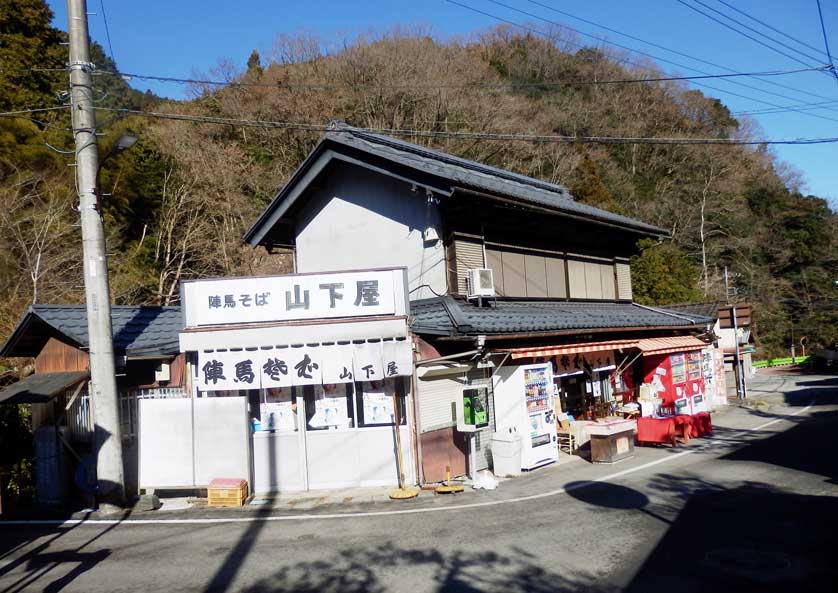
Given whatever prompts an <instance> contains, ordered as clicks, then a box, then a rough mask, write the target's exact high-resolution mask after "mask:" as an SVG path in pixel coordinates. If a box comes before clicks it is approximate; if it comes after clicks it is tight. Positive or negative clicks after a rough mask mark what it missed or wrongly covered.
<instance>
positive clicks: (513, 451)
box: [492, 432, 521, 476]
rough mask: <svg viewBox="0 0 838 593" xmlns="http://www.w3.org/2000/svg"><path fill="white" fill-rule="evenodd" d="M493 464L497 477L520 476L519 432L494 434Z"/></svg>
mask: <svg viewBox="0 0 838 593" xmlns="http://www.w3.org/2000/svg"><path fill="white" fill-rule="evenodd" d="M492 463H493V466H494V472H495V475H496V476H520V475H521V435H519V434H518V433H517V432H515V433H508V432H496V433H493V434H492Z"/></svg>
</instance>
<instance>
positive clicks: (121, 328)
mask: <svg viewBox="0 0 838 593" xmlns="http://www.w3.org/2000/svg"><path fill="white" fill-rule="evenodd" d="M111 323H112V326H113V347H114V352H115V353H116V354H124V355H127V356H132V357H142V356H149V357H156V356H171V355H175V354H177V353H178V352H179V350H180V348H179V342H178V333H179V332H180V331H181V330H182V329H183V317H182V315H181V311H180V307H154V306H114V307H112V308H111ZM50 337H59V338H61V337H63V338H65V339H67V340H69V341H70V342H74V343H75V344H77V345H78V346H80V347H88V346H89V341H88V334H87V309H86V308H85V306H84V305H32V306H31V307H30V308H29V311H27V313H26V315H24V317H23V319H22V320H21V322H20V323H19V324H18V326H17V328H16V329H15V331H14V333H12V336H11V337H10V338H9V340H8V341H7V342H6V344H5V345H4V346H3V348H2V350H0V355H1V356H35V355H36V354H37V351H40V349H41V348H42V347H43V344H45V343H46V341H47V340H48V339H49V338H50Z"/></svg>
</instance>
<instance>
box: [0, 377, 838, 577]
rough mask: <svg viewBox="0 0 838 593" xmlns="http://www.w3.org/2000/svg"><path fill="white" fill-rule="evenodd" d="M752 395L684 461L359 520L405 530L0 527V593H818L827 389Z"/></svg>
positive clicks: (833, 405)
mask: <svg viewBox="0 0 838 593" xmlns="http://www.w3.org/2000/svg"><path fill="white" fill-rule="evenodd" d="M751 396H752V399H754V400H758V401H761V402H764V404H765V405H761V406H759V407H757V408H756V409H742V408H735V409H731V410H728V411H725V412H722V413H719V414H715V415H714V424H715V425H716V432H715V435H714V436H713V437H712V439H700V440H694V441H692V443H691V444H690V446H689V447H685V448H680V447H679V448H678V449H674V450H672V449H657V448H644V449H639V450H638V455H637V457H636V458H635V459H633V460H630V461H627V462H623V463H621V464H618V465H616V466H613V467H602V466H591V465H589V464H587V463H576V464H571V465H569V466H560V467H556V468H552V469H543V470H540V471H539V472H536V473H534V474H532V475H531V476H528V477H525V478H522V479H517V480H513V481H510V482H506V483H504V484H502V485H501V488H499V489H498V490H497V491H495V492H492V493H476V494H468V495H462V496H461V498H459V499H454V500H453V502H452V501H450V499H447V500H445V501H442V502H436V501H432V503H433V504H431V505H425V506H416V507H405V506H394V503H390V504H387V505H380V506H376V507H374V509H375V510H382V511H387V510H391V509H393V508H397V509H410V508H415V509H417V510H419V509H426V510H422V512H420V513H415V514H383V515H372V516H370V515H366V516H344V517H337V518H334V517H318V516H311V517H309V518H300V517H297V518H296V519H294V518H292V519H290V520H285V519H282V520H271V521H265V520H262V517H260V513H263V512H264V513H267V512H269V511H256V512H250V513H242V512H239V513H238V514H231V513H228V514H223V513H216V514H213V513H212V512H211V511H204V514H201V515H196V514H192V515H190V514H188V513H184V514H180V515H173V516H172V517H173V518H181V519H183V518H195V517H208V518H225V517H233V518H237V519H239V520H241V519H244V520H243V521H240V522H229V523H194V524H183V523H157V524H138V523H132V522H131V520H132V518H129V519H128V520H126V521H125V522H122V523H115V524H82V525H71V526H64V527H55V526H27V525H8V524H5V525H4V524H2V523H0V591H3V592H17V591H53V592H54V591H85V592H96V591H107V592H110V593H114V592H121V591H150V590H158V591H167V592H168V591H197V592H210V591H218V592H225V591H254V592H255V591H269V592H284V591H312V592H313V591H318V592H327V593H328V592H335V593H337V592H341V593H353V592H361V591H371V592H378V591H406V592H409V593H420V592H424V591H436V592H446V593H448V592H454V591H458V592H477V591H498V592H500V591H503V592H508V593H515V592H525V591H526V592H536V593H538V592H542V591H543V592H547V591H594V592H598V591H609V592H614V591H630V592H637V593H654V592H656V591H667V592H671V591H678V593H688V592H692V591H696V592H698V591H714V592H715V593H719V592H725V591H731V592H733V591H736V592H742V591H760V592H773V591H783V592H784V593H787V592H789V591H795V592H798V591H833V590H835V583H838V563H836V562H835V561H834V550H835V549H836V544H838V535H836V534H838V462H836V459H838V456H836V447H835V441H836V437H835V435H836V434H838V377H834V376H833V377H819V376H811V375H809V376H766V377H762V378H759V379H758V380H756V381H754V382H753V384H752V391H751ZM615 474H617V475H615ZM594 480H600V481H594ZM538 494H542V495H543V496H540V497H532V495H538ZM525 496H530V497H531V498H529V499H527V500H521V498H522V497H525ZM483 502H486V503H490V504H487V505H485V506H474V505H475V503H476V504H481V503H483ZM406 504H411V503H406ZM417 504H418V503H417ZM457 506H460V507H467V508H453V507H457ZM367 510H369V509H367ZM288 516H289V517H290V515H288ZM148 517H152V518H157V517H160V518H164V519H165V518H166V516H164V515H159V514H145V515H143V518H148Z"/></svg>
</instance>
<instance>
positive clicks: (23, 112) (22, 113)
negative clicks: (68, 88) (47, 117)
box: [0, 105, 70, 117]
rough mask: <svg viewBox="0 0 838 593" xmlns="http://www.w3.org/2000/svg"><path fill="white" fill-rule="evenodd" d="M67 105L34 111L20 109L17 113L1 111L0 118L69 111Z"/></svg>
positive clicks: (35, 109) (38, 108)
mask: <svg viewBox="0 0 838 593" xmlns="http://www.w3.org/2000/svg"><path fill="white" fill-rule="evenodd" d="M69 108H70V106H69V105H61V106H60V107H37V108H34V109H20V110H18V111H3V112H0V117H18V116H21V115H28V114H30V113H43V112H45V111H61V110H63V109H69Z"/></svg>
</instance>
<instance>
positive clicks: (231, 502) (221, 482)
mask: <svg viewBox="0 0 838 593" xmlns="http://www.w3.org/2000/svg"><path fill="white" fill-rule="evenodd" d="M246 499H247V482H245V481H244V480H239V479H235V478H217V479H215V480H213V481H212V482H210V483H209V486H208V487H207V506H209V507H240V506H243V505H244V501H245V500H246Z"/></svg>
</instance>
